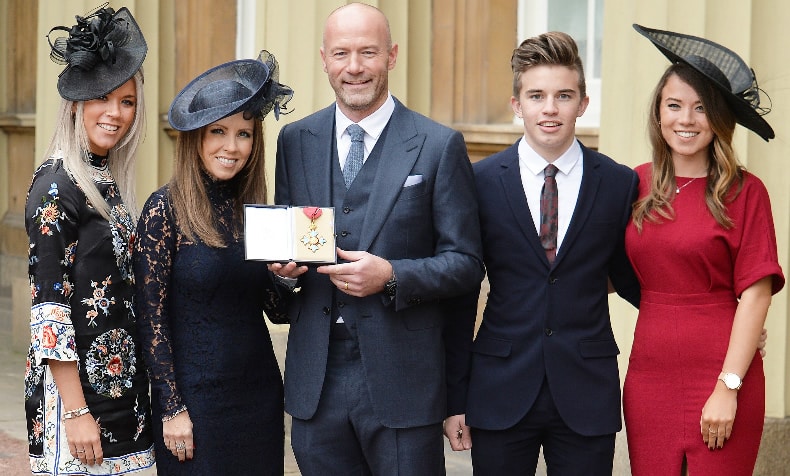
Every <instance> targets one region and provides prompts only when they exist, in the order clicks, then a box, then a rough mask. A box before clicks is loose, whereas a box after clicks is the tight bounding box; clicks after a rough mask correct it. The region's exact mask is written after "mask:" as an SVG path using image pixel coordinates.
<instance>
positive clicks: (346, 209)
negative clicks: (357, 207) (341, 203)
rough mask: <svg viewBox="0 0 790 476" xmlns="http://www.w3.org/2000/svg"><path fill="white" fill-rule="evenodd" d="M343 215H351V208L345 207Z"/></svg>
mask: <svg viewBox="0 0 790 476" xmlns="http://www.w3.org/2000/svg"><path fill="white" fill-rule="evenodd" d="M343 213H351V207H343Z"/></svg>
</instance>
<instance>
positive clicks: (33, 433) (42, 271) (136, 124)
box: [25, 8, 154, 475]
mask: <svg viewBox="0 0 790 476" xmlns="http://www.w3.org/2000/svg"><path fill="white" fill-rule="evenodd" d="M77 22H78V23H77V25H74V26H73V27H70V28H67V27H55V28H53V29H52V30H51V31H50V33H52V32H56V31H66V32H68V36H62V37H59V38H57V39H54V41H50V45H51V47H52V52H51V55H50V56H51V58H52V59H53V60H55V61H56V62H58V63H61V64H65V65H67V66H66V68H65V70H64V71H63V72H62V73H61V75H60V76H59V79H58V92H59V93H60V95H61V97H62V98H63V100H62V101H61V105H60V110H59V112H58V123H57V124H56V127H55V134H54V136H53V138H52V142H51V143H50V145H49V148H48V151H47V155H46V157H49V158H48V160H46V161H45V162H44V163H43V164H41V166H40V167H39V168H38V170H36V172H35V175H34V176H33V182H32V184H31V186H30V190H29V192H28V198H27V204H26V206H25V228H26V230H27V233H28V236H29V238H30V248H29V249H30V251H29V254H30V256H29V274H30V288H31V289H30V290H31V296H32V306H31V314H30V334H31V343H30V352H29V354H28V361H27V371H26V373H25V410H26V413H27V428H28V442H29V445H30V467H31V471H32V473H34V474H72V475H76V474H127V473H130V472H134V471H136V470H140V469H143V468H147V467H150V466H152V465H153V464H154V455H153V435H152V432H151V424H150V423H151V418H150V403H149V396H148V379H146V378H145V372H144V370H143V366H142V362H141V361H140V347H139V345H138V342H137V339H136V334H137V333H136V330H135V316H134V313H133V309H132V308H133V306H132V291H133V289H132V286H133V275H132V265H131V251H132V250H131V245H132V243H133V241H134V225H135V219H136V216H137V213H136V209H135V207H134V180H133V178H134V177H133V171H134V163H135V151H136V149H137V145H138V144H139V143H140V138H141V133H142V131H143V130H145V125H144V124H145V121H144V120H145V105H144V101H143V75H142V71H141V69H140V68H141V65H142V63H143V59H144V58H145V55H146V52H147V47H146V43H145V39H144V38H143V36H142V34H141V32H140V29H139V28H138V26H137V24H136V23H135V21H134V18H133V17H132V15H131V14H130V13H129V11H128V10H127V9H126V8H121V9H120V10H118V11H117V12H115V11H114V10H113V9H111V8H101V9H98V10H97V11H95V12H93V13H92V14H90V15H86V16H85V17H80V16H78V17H77ZM51 40H52V39H51ZM102 53H104V55H103V54H102Z"/></svg>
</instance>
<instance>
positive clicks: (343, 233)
mask: <svg viewBox="0 0 790 476" xmlns="http://www.w3.org/2000/svg"><path fill="white" fill-rule="evenodd" d="M340 236H348V232H347V231H341V232H340Z"/></svg>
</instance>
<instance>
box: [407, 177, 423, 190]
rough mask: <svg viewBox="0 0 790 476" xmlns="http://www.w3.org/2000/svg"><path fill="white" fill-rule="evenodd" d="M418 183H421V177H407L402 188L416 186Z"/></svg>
mask: <svg viewBox="0 0 790 476" xmlns="http://www.w3.org/2000/svg"><path fill="white" fill-rule="evenodd" d="M418 183H422V175H409V176H408V177H406V181H405V182H403V186H404V188H405V187H411V186H412V185H417V184H418Z"/></svg>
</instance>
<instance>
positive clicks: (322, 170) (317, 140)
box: [300, 104, 335, 207]
mask: <svg viewBox="0 0 790 476" xmlns="http://www.w3.org/2000/svg"><path fill="white" fill-rule="evenodd" d="M327 124H331V127H327ZM334 124H335V105H334V104H333V105H332V106H329V107H327V108H324V109H323V110H321V111H319V112H318V113H317V114H316V115H315V120H314V121H313V122H312V123H311V124H310V126H308V127H306V128H304V129H302V130H301V131H300V134H301V135H300V137H301V141H302V150H303V151H304V153H303V154H301V157H302V167H303V171H304V174H305V177H307V180H306V182H307V194H308V196H309V197H310V204H311V205H314V206H323V207H326V206H331V205H332V167H334V160H335V153H334V149H333V147H332V144H333V143H334V134H335V126H334ZM327 155H328V156H329V159H327Z"/></svg>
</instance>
